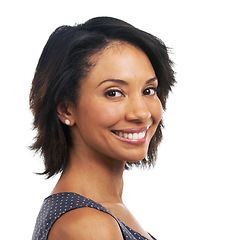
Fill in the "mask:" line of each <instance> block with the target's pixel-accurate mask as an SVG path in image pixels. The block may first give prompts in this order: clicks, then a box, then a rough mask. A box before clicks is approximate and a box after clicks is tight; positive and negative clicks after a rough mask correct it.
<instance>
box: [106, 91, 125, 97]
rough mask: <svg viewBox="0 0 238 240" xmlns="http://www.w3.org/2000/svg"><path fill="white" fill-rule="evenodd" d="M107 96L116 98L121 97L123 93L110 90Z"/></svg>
mask: <svg viewBox="0 0 238 240" xmlns="http://www.w3.org/2000/svg"><path fill="white" fill-rule="evenodd" d="M105 95H106V96H107V97H112V98H116V97H121V96H122V93H121V92H120V91H118V90H109V91H107V92H105Z"/></svg>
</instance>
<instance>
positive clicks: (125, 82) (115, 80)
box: [97, 77, 158, 87]
mask: <svg viewBox="0 0 238 240" xmlns="http://www.w3.org/2000/svg"><path fill="white" fill-rule="evenodd" d="M157 80H158V78H157V77H153V78H150V79H149V80H147V81H146V82H145V83H146V84H149V83H151V82H154V81H157ZM105 82H116V83H119V84H121V85H128V82H127V81H124V80H122V79H114V78H112V79H106V80H104V81H102V82H100V83H99V84H98V85H97V87H99V86H100V85H102V84H103V83H105Z"/></svg>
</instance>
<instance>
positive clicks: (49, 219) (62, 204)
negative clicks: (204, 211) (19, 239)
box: [32, 192, 155, 240]
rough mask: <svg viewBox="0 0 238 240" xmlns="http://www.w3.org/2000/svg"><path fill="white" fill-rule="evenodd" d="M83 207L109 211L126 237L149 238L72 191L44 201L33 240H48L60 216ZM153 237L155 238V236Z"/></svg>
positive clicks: (55, 195)
mask: <svg viewBox="0 0 238 240" xmlns="http://www.w3.org/2000/svg"><path fill="white" fill-rule="evenodd" d="M82 207H91V208H94V209H97V210H99V211H102V212H105V213H108V214H109V215H111V216H112V217H113V218H115V219H116V221H117V222H118V224H119V226H120V228H121V231H122V235H123V238H124V239H126V240H129V239H133V240H135V239H137V240H138V239H140V240H147V238H145V237H144V236H142V235H141V234H139V233H137V232H135V231H134V230H132V229H131V228H129V227H128V226H127V225H125V224H124V223H123V222H121V221H120V220H119V219H118V218H116V217H115V216H114V215H113V214H111V213H110V212H109V211H108V210H107V209H106V208H104V207H103V206H102V205H100V204H99V203H96V202H94V201H93V200H91V199H88V198H85V197H83V196H81V195H79V194H76V193H72V192H65V193H57V194H53V195H51V196H49V197H48V198H46V199H45V200H44V203H43V205H42V207H41V209H40V212H39V215H38V217H37V220H36V225H35V229H34V232H33V236H32V240H47V237H48V234H49V231H50V229H51V227H52V225H53V224H54V222H55V221H56V220H57V219H58V218H59V217H60V216H62V215H63V214H64V213H66V212H68V211H70V210H73V209H76V208H82ZM152 239H154V240H155V238H153V237H152Z"/></svg>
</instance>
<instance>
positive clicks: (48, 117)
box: [30, 17, 175, 178]
mask: <svg viewBox="0 0 238 240" xmlns="http://www.w3.org/2000/svg"><path fill="white" fill-rule="evenodd" d="M114 41H120V42H126V43H129V44H131V45H134V46H136V47H139V48H140V49H141V50H142V51H143V52H144V53H145V54H146V55H147V57H148V58H149V60H150V62H151V64H152V66H153V68H154V71H155V74H156V77H157V78H158V81H159V86H158V89H157V95H158V97H159V99H160V101H161V103H162V107H163V109H164V110H165V109H166V100H167V97H168V94H169V92H170V91H171V87H172V86H173V85H174V84H175V78H174V71H173V68H172V66H173V63H172V61H171V59H170V58H169V54H168V48H167V47H166V46H165V44H164V43H163V42H162V41H161V40H160V39H159V38H157V37H155V36H153V35H151V34H149V33H147V32H144V31H142V30H140V29H138V28H135V27H134V26H132V25H130V24H128V23H126V22H125V21H122V20H119V19H116V18H111V17H97V18H93V19H90V20H88V21H87V22H85V23H83V24H78V25H74V26H66V25H64V26H61V27H59V28H57V29H56V30H55V31H54V32H53V33H52V34H51V36H50V37H49V39H48V41H47V43H46V45H45V47H44V49H43V52H42V54H41V56H40V59H39V62H38V65H37V67H36V71H35V75H34V78H33V81H32V87H31V92H30V109H31V110H32V113H33V116H34V121H33V127H34V129H36V130H37V135H36V137H35V141H34V143H33V144H32V145H31V149H32V150H34V151H36V152H40V153H41V155H42V156H43V158H44V163H45V171H44V172H43V173H42V174H46V175H47V177H48V178H49V177H51V176H53V175H55V174H57V173H59V172H61V171H63V170H64V169H65V168H66V166H67V164H68V160H69V159H68V149H69V145H70V142H71V139H70V135H69V131H68V127H67V126H66V125H64V124H62V123H61V121H60V120H59V118H58V116H57V106H58V104H59V103H60V102H62V101H66V100H67V101H72V102H74V103H76V102H77V99H78V96H79V94H80V83H81V82H82V80H83V79H85V78H86V77H87V75H88V73H89V72H90V70H91V69H92V68H93V66H94V64H93V63H92V61H91V58H92V56H93V55H94V54H96V53H98V52H99V51H101V50H103V49H105V47H107V46H108V45H109V44H110V43H112V42H114ZM162 127H163V122H162V121H161V122H160V124H159V126H158V127H157V130H156V133H155V134H154V136H153V137H152V139H151V142H150V145H149V149H148V154H147V157H146V158H145V159H142V160H141V161H139V162H136V163H129V162H127V163H126V169H128V168H130V167H131V166H132V165H136V166H151V165H154V163H155V160H156V157H157V147H158V144H159V143H160V141H161V140H162Z"/></svg>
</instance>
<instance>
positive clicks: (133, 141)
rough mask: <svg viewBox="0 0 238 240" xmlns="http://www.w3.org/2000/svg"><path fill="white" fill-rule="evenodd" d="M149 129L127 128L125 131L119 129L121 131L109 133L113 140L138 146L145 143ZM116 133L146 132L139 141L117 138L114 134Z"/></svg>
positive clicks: (145, 127)
mask: <svg viewBox="0 0 238 240" xmlns="http://www.w3.org/2000/svg"><path fill="white" fill-rule="evenodd" d="M149 128H150V126H144V127H140V128H138V127H135V128H127V129H121V130H112V131H111V133H112V134H113V136H114V137H115V138H117V139H118V140H120V141H122V142H125V143H130V144H136V145H139V144H143V143H145V142H146V140H147V136H148V129H149ZM116 131H117V132H122V133H140V132H144V131H146V133H145V136H144V137H143V138H141V139H128V138H124V137H120V136H118V135H117V134H115V133H114V132H116Z"/></svg>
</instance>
